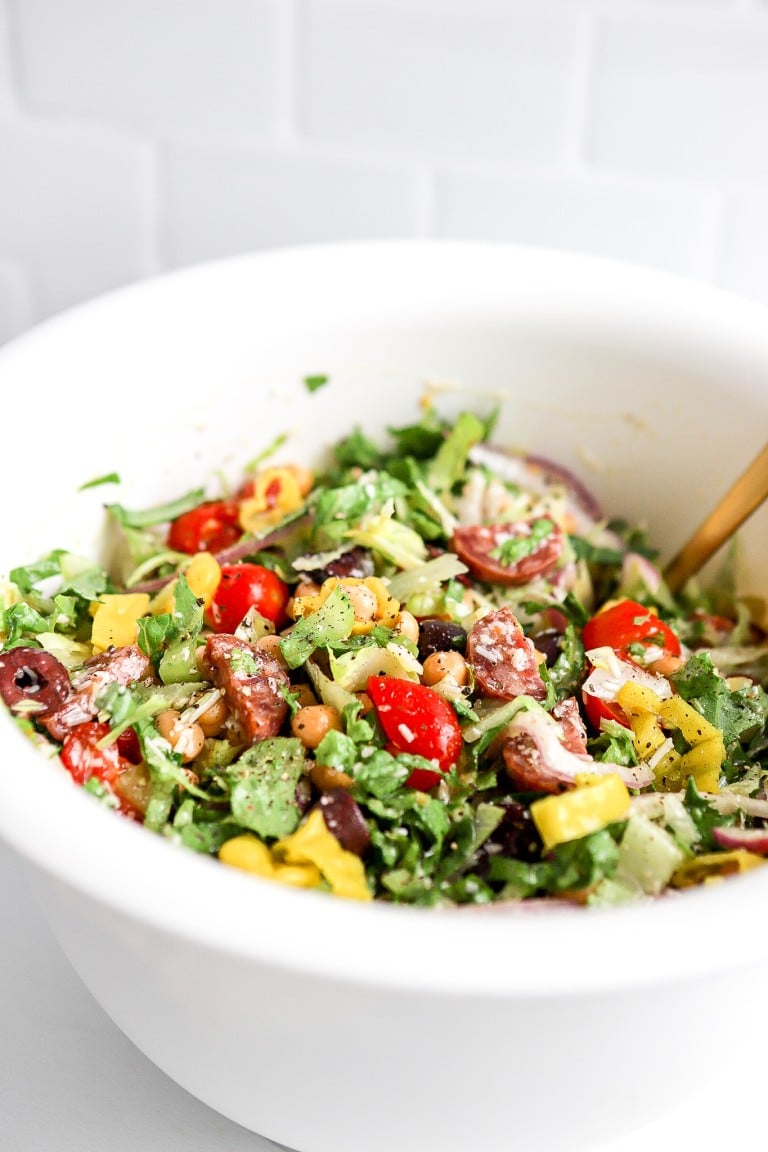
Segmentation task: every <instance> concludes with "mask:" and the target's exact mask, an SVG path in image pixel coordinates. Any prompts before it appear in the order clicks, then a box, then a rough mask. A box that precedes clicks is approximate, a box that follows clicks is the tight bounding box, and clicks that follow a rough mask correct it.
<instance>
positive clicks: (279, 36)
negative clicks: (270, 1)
mask: <svg viewBox="0 0 768 1152" xmlns="http://www.w3.org/2000/svg"><path fill="white" fill-rule="evenodd" d="M275 4H276V7H275V19H276V23H277V27H276V37H275V39H276V46H275V71H276V78H275V84H276V89H277V115H276V120H275V124H274V129H275V140H276V143H277V144H282V145H295V144H297V143H298V142H299V136H300V133H299V129H298V106H299V99H298V77H299V52H300V40H301V35H302V27H301V21H300V17H299V13H298V11H297V7H296V0H275Z"/></svg>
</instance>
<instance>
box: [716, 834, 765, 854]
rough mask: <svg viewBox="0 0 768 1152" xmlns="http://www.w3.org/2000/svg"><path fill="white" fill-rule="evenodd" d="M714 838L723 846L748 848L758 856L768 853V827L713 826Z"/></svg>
mask: <svg viewBox="0 0 768 1152" xmlns="http://www.w3.org/2000/svg"><path fill="white" fill-rule="evenodd" d="M712 838H713V839H714V840H716V841H717V843H718V844H719V845H720V847H721V848H746V849H747V851H748V852H755V853H756V854H757V855H758V856H766V855H768V828H713V829H712Z"/></svg>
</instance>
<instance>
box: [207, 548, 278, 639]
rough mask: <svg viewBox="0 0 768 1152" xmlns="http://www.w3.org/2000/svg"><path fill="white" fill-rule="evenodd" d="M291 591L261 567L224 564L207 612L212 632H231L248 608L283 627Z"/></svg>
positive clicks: (272, 573)
mask: <svg viewBox="0 0 768 1152" xmlns="http://www.w3.org/2000/svg"><path fill="white" fill-rule="evenodd" d="M290 595H291V593H290V589H289V588H288V585H287V584H285V583H284V582H283V581H282V580H281V579H280V577H279V576H278V575H277V573H275V572H272V571H271V570H270V569H269V568H264V567H263V566H262V565H261V564H225V565H224V566H223V567H222V569H221V580H220V581H219V586H218V588H217V589H216V591H215V593H214V596H213V602H212V604H211V609H210V613H209V618H210V624H211V627H212V628H213V629H214V631H215V632H227V633H232V632H234V631H235V629H236V628H237V627H238V625H239V624H240V623H242V620H243V617H244V616H245V614H246V612H247V611H248V609H249V608H255V609H256V611H257V612H258V613H259V614H260V615H261V616H264V617H266V619H267V620H271V621H272V623H273V624H274V625H275V627H276V628H280V627H282V625H283V624H284V623H285V622H286V620H287V616H286V612H285V606H286V604H287V603H288V600H289V599H290Z"/></svg>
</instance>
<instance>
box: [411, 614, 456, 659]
mask: <svg viewBox="0 0 768 1152" xmlns="http://www.w3.org/2000/svg"><path fill="white" fill-rule="evenodd" d="M466 649H467V634H466V632H465V631H464V629H463V628H462V627H461V625H460V624H454V623H453V622H452V621H451V620H433V619H429V620H422V621H421V622H420V623H419V659H420V660H426V658H427V656H431V655H432V653H433V652H462V653H463V652H466Z"/></svg>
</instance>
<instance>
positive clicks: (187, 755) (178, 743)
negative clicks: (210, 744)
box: [155, 708, 205, 764]
mask: <svg viewBox="0 0 768 1152" xmlns="http://www.w3.org/2000/svg"><path fill="white" fill-rule="evenodd" d="M155 724H156V725H157V730H158V732H159V733H160V735H161V736H162V737H163V738H164V739H165V740H167V741H168V743H169V744H170V746H171V748H173V750H174V752H178V753H179V755H180V756H181V761H182V763H183V764H189V762H190V761H191V760H194V759H195V757H196V756H199V755H200V753H201V751H202V749H203V744H204V743H205V733H204V732H203V729H202V728H201V727H200V725H199V724H197V723H195V724H182V723H181V716H180V715H179V713H178V712H177V711H176V709H175V708H166V709H165V710H164V711H163V712H160V713H159V714H158V716H157V718H156V719H155Z"/></svg>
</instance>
